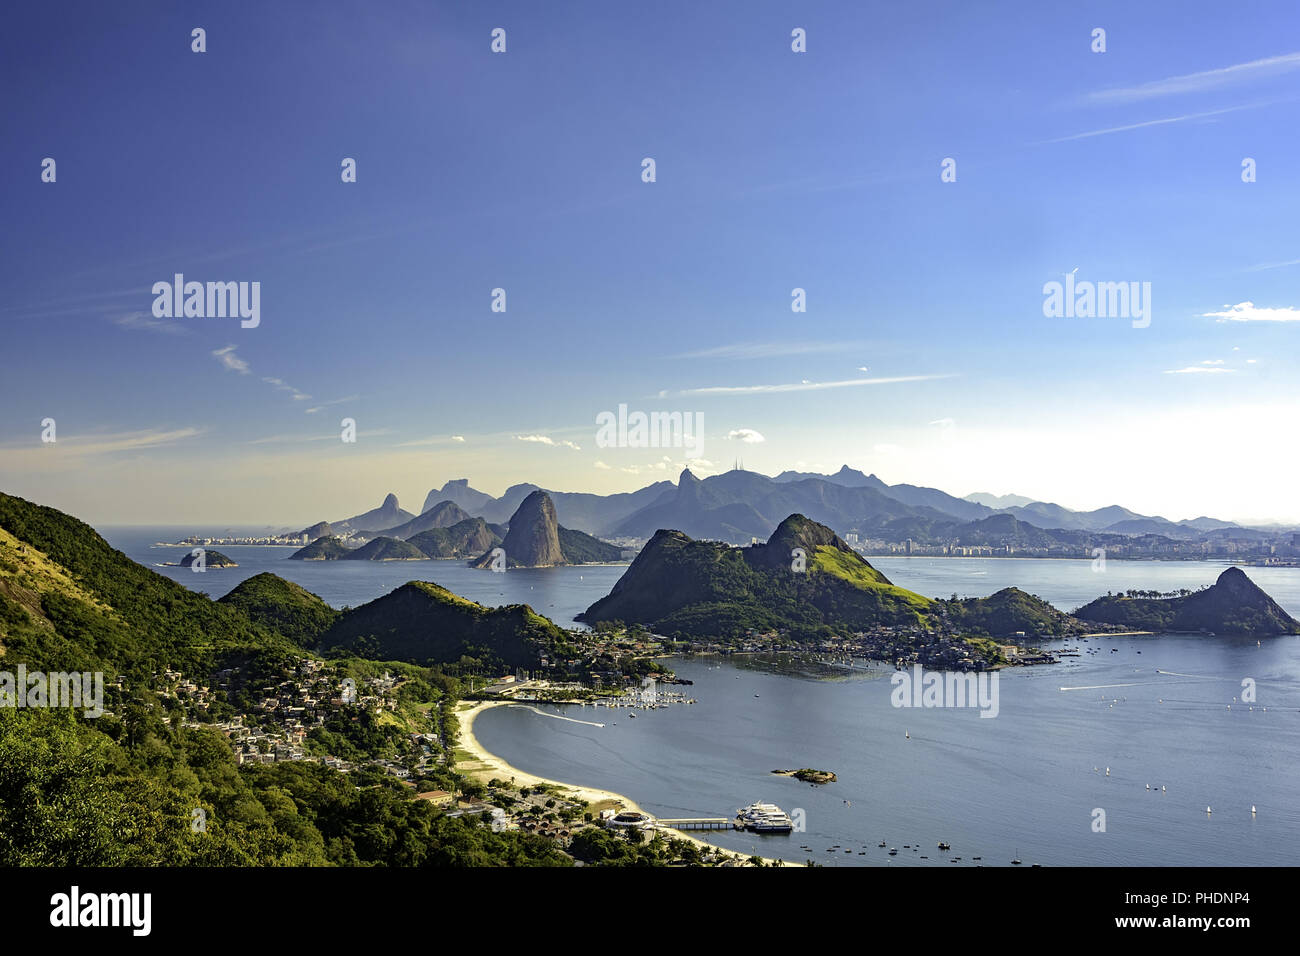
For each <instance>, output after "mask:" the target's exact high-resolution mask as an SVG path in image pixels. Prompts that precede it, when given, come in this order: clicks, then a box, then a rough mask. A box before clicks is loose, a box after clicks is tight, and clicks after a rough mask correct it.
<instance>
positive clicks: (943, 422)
mask: <svg viewBox="0 0 1300 956" xmlns="http://www.w3.org/2000/svg"><path fill="white" fill-rule="evenodd" d="M930 424H931V425H938V426H939V427H940V428H951V427H952V426H953V425H956V424H957V423H956V422H955V421H954V420H953V419H951V418H936V419H935V420H934V421H932V422H930Z"/></svg>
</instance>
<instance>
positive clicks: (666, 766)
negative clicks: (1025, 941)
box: [102, 528, 1300, 867]
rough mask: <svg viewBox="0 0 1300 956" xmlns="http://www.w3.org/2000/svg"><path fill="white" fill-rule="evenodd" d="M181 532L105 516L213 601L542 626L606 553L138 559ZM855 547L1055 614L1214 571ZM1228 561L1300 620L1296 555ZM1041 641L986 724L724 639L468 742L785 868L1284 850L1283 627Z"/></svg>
mask: <svg viewBox="0 0 1300 956" xmlns="http://www.w3.org/2000/svg"><path fill="white" fill-rule="evenodd" d="M193 530H194V529H183V530H182V529H165V528H108V529H105V530H103V532H102V533H103V534H104V536H105V537H106V538H107V539H108V540H109V541H110V543H112V544H113V545H114V546H115V547H117V548H119V549H120V550H122V551H123V552H125V553H126V554H127V555H128V556H129V557H131V558H133V559H134V560H136V561H139V562H140V563H142V564H146V565H149V566H151V567H154V568H155V569H156V570H158V571H159V572H160V573H162V574H166V575H167V576H169V577H171V578H173V579H174V580H177V581H179V582H181V583H182V584H184V585H186V586H187V587H191V588H194V589H195V590H199V591H203V592H204V593H207V594H210V595H212V596H213V597H219V596H220V595H222V594H224V593H226V592H227V591H229V590H230V589H231V588H233V587H234V586H235V585H236V584H238V583H239V581H241V580H243V579H244V578H246V577H249V576H251V575H253V574H257V573H259V572H262V571H273V572H275V573H277V574H280V575H281V576H283V577H285V578H288V579H289V580H292V581H295V582H297V583H298V584H301V585H302V586H303V587H305V588H307V589H308V590H310V591H312V592H314V593H316V594H318V595H320V597H322V598H323V599H324V600H326V601H327V602H328V603H329V604H331V605H333V606H335V607H345V606H351V607H355V606H357V605H359V604H363V603H365V602H366V601H369V600H373V599H375V598H377V597H380V596H382V595H383V594H385V593H387V592H388V591H390V590H392V589H393V588H395V587H397V586H399V585H401V584H403V583H405V582H406V581H408V580H413V579H414V580H432V581H436V582H437V583H438V584H441V585H443V586H444V587H447V588H449V589H450V590H452V591H454V592H456V593H458V594H461V595H462V596H464V597H467V598H470V599H472V600H475V601H479V602H481V603H483V604H487V605H500V604H512V603H528V604H531V605H532V606H533V607H534V609H536V610H537V611H539V612H541V613H543V614H546V615H547V616H549V617H551V618H552V619H553V620H555V621H556V623H558V624H560V625H562V626H575V625H574V623H573V621H572V618H573V616H574V615H575V614H576V613H578V612H579V611H581V610H582V609H584V608H586V607H587V606H588V605H590V604H591V603H592V602H593V601H595V600H596V599H597V598H599V597H602V596H603V595H604V594H606V593H608V591H609V589H610V588H611V587H612V586H613V584H614V582H615V581H617V580H618V578H619V577H620V576H621V574H622V573H623V571H624V570H625V568H624V567H623V566H617V565H610V566H583V567H574V568H549V569H537V570H511V571H508V572H506V573H504V574H495V573H492V572H490V571H479V570H472V569H470V568H468V567H467V566H466V565H465V563H464V562H462V561H429V562H391V563H376V562H333V561H332V562H299V561H289V560H287V558H288V555H289V554H291V553H292V550H293V549H290V548H272V547H247V546H230V547H226V546H217V550H219V551H221V552H222V553H223V554H226V555H228V556H230V557H231V558H233V559H234V560H235V561H237V562H238V563H239V567H238V568H229V569H221V570H218V569H209V570H207V571H205V572H202V573H196V572H193V571H190V570H188V569H184V568H178V567H161V566H159V565H163V564H165V563H167V562H177V561H179V560H180V557H181V556H182V555H183V554H184V553H185V550H186V549H184V548H182V547H158V546H157V543H158V542H175V541H177V540H178V539H179V538H180V537H181V536H183V535H184V534H188V533H192V532H193ZM870 560H871V562H872V564H874V565H875V566H877V567H879V568H880V569H881V570H882V571H884V572H885V574H886V575H887V576H888V577H889V578H890V580H892V581H893V582H894V583H895V584H898V585H900V586H902V587H906V588H909V589H911V590H914V591H917V592H919V593H922V594H925V595H927V596H931V597H950V596H952V595H953V594H957V595H959V596H980V595H987V594H991V593H993V592H994V591H996V590H998V589H1000V588H1003V587H1008V586H1012V585H1014V586H1017V587H1020V588H1021V589H1023V590H1025V591H1029V592H1031V593H1034V594H1037V595H1039V596H1040V597H1042V598H1043V599H1045V600H1047V601H1049V602H1050V603H1052V604H1053V605H1054V606H1056V607H1058V608H1060V609H1061V610H1066V611H1070V610H1073V609H1075V608H1077V607H1078V606H1080V605H1081V604H1084V603H1086V602H1087V601H1089V600H1091V599H1092V598H1094V597H1097V596H1098V595H1099V594H1104V593H1106V592H1107V591H1123V590H1128V589H1131V588H1141V589H1150V590H1160V591H1172V590H1176V589H1179V588H1197V587H1200V586H1201V585H1204V584H1212V583H1213V582H1214V580H1215V579H1216V578H1217V577H1218V575H1219V574H1220V573H1221V572H1222V571H1223V569H1224V568H1225V567H1226V566H1227V565H1225V564H1223V563H1221V562H1200V561H1197V562H1192V561H1169V562H1160V561H1116V560H1109V561H1107V562H1106V566H1105V570H1104V571H1102V572H1098V571H1094V570H1093V562H1091V561H1088V560H1077V561H1072V560H1046V559H1014V558H931V557H912V558H906V557H888V558H871V559H870ZM1244 570H1245V571H1246V573H1247V574H1248V575H1249V576H1250V578H1251V579H1252V580H1253V581H1255V583H1256V584H1258V585H1259V586H1260V587H1262V588H1263V589H1264V590H1265V591H1266V592H1268V593H1269V594H1270V595H1272V596H1273V597H1274V598H1275V599H1276V600H1277V601H1278V603H1280V604H1281V605H1282V606H1283V607H1284V608H1285V609H1286V610H1287V611H1288V612H1290V613H1291V614H1292V615H1294V616H1297V617H1300V569H1297V568H1254V567H1248V568H1245V569H1244ZM1042 646H1043V647H1044V648H1045V649H1048V650H1060V649H1064V648H1069V649H1072V650H1073V651H1076V652H1077V654H1078V656H1067V657H1063V658H1062V659H1061V662H1060V663H1058V664H1049V665H1037V666H1028V667H1013V668H1007V669H1004V670H1003V671H1001V672H999V674H998V683H997V686H996V693H997V702H998V707H997V716H996V717H992V718H986V717H981V716H980V713H981V711H980V709H978V708H974V707H922V706H911V707H905V706H904V707H900V706H895V704H896V702H897V701H896V699H895V698H896V696H897V695H895V694H894V690H895V686H894V684H893V682H892V681H891V678H892V676H893V674H894V671H893V668H892V667H890V666H887V665H879V664H872V663H870V662H866V661H856V662H851V663H848V664H841V665H838V666H836V667H832V668H808V669H807V672H805V670H804V669H803V668H801V667H799V666H797V664H796V665H792V664H791V663H790V662H789V661H781V660H771V659H767V658H760V657H753V656H749V655H731V656H726V657H704V656H701V657H695V658H689V659H687V658H678V659H672V660H670V661H668V662H666V663H667V664H668V665H669V666H670V667H672V669H673V670H674V671H675V672H676V673H677V675H678V676H679V677H682V678H686V679H689V680H691V681H693V684H692V685H690V686H689V687H676V688H673V689H674V690H677V691H684V692H686V693H687V694H689V696H690V697H691V698H693V699H694V700H695V703H694V704H690V705H686V704H679V705H672V706H667V707H663V708H656V709H649V708H641V709H637V710H636V713H637V717H636V718H635V719H633V718H630V717H629V716H628V713H629V712H628V710H626V709H617V708H613V709H612V708H595V707H577V706H565V707H553V706H546V707H528V708H526V707H500V708H494V709H492V710H489V711H486V712H484V713H483V714H481V715H480V716H479V717H478V719H477V720H476V721H475V725H474V728H475V735H476V736H477V737H478V739H479V741H480V743H482V744H483V746H484V747H486V748H487V749H488V750H490V751H492V752H493V753H496V754H498V755H499V756H500V757H502V758H503V759H505V760H506V761H508V762H509V763H510V764H512V765H513V766H516V767H518V768H520V769H521V770H525V771H527V772H529V773H533V774H537V775H540V776H544V777H550V778H552V779H556V780H562V781H567V782H571V783H575V784H582V785H585V786H591V787H598V788H602V789H606V790H612V791H614V792H617V793H622V794H625V795H627V796H628V797H630V798H631V799H633V800H635V801H636V802H637V803H638V804H640V805H641V807H642V808H643V809H645V810H646V811H648V812H649V813H652V814H654V815H656V816H659V817H667V818H683V817H685V818H690V817H731V816H734V815H735V813H736V810H737V809H738V808H739V807H741V806H744V805H747V804H750V803H753V802H755V801H764V802H770V803H776V804H778V805H780V806H781V807H782V808H783V809H784V810H786V811H787V812H788V813H790V814H791V815H792V816H793V817H794V818H795V820H796V822H797V823H798V824H799V825H800V826H801V827H802V829H801V830H798V831H796V832H794V833H791V834H788V835H779V834H773V835H758V834H754V833H749V832H737V831H730V830H725V831H701V832H697V833H695V835H696V836H700V837H702V838H705V839H708V840H709V841H710V842H712V843H715V844H717V845H719V846H724V847H727V848H729V849H733V850H739V851H742V852H746V853H755V854H758V855H761V856H765V857H771V858H779V859H783V860H785V861H787V862H788V863H791V864H802V863H804V862H805V861H808V860H811V861H813V862H814V863H816V864H818V865H821V866H878V867H898V866H902V867H916V866H922V867H924V866H930V867H959V866H1011V865H1013V864H1012V862H1011V861H1012V860H1020V861H1022V862H1021V863H1020V864H1019V865H1021V866H1024V867H1029V866H1032V865H1034V864H1039V865H1042V866H1061V865H1085V866H1183V865H1202V866H1218V865H1222V866H1259V865H1272V866H1290V865H1295V864H1297V863H1298V862H1300V637H1277V638H1264V639H1262V640H1259V641H1258V642H1257V641H1256V640H1253V639H1244V638H1224V637H1192V636H1180V635H1158V636H1127V637H1121V636H1107V637H1103V638H1092V639H1089V640H1087V641H1081V640H1078V639H1074V640H1070V641H1066V642H1060V641H1057V642H1047V643H1046V644H1044V645H1042ZM828 675H829V676H828ZM1252 690H1253V693H1252ZM1252 697H1253V700H1252V699H1250V698H1252ZM557 717H567V718H568V719H566V720H559V719H556V718H557ZM804 767H809V768H814V769H819V770H831V771H834V772H835V774H836V775H837V779H836V781H835V782H834V783H830V784H826V785H821V786H815V785H811V784H807V783H803V782H801V781H799V780H796V779H794V778H792V777H784V776H778V775H774V774H773V773H772V771H773V770H781V769H785V770H790V769H798V768H804ZM940 842H943V843H947V844H951V849H950V850H946V851H945V850H940V849H938V843H940ZM881 843H884V844H885V846H883V847H882V846H880V844H881ZM891 848H892V849H896V850H897V851H898V852H897V854H895V855H893V856H891V855H889V851H890V849H891Z"/></svg>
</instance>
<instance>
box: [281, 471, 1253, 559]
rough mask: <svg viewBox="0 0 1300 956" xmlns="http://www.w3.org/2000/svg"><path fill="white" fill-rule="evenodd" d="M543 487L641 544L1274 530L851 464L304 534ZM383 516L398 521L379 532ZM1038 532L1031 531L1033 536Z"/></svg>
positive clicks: (458, 483) (1068, 538)
mask: <svg viewBox="0 0 1300 956" xmlns="http://www.w3.org/2000/svg"><path fill="white" fill-rule="evenodd" d="M542 490H545V491H546V493H547V495H548V496H549V498H550V500H551V502H552V503H553V504H554V506H555V511H556V518H557V523H558V524H560V525H562V526H564V527H565V528H568V529H571V530H574V531H582V532H585V533H587V534H589V535H594V536H597V537H603V538H614V539H618V538H628V539H637V540H641V541H644V540H648V539H649V538H650V537H651V536H652V535H653V534H654V533H655V532H656V531H657V530H659V529H660V528H675V529H677V530H679V531H682V532H683V533H685V534H688V535H690V536H692V537H696V538H709V539H715V540H721V541H726V542H728V543H731V544H748V543H749V542H751V541H753V540H754V539H759V540H762V539H764V538H766V537H767V536H768V535H770V534H771V533H772V531H773V530H775V529H776V527H777V525H778V524H779V523H780V522H781V521H782V520H783V519H784V518H785V517H786V516H787V515H790V514H804V515H806V516H808V517H809V518H811V519H812V520H814V521H818V522H820V523H822V524H826V525H828V526H830V527H832V528H835V529H836V530H837V531H838V532H840V533H841V534H847V533H850V532H852V533H855V534H858V535H860V536H862V537H872V538H881V539H884V540H886V541H891V542H902V541H905V540H907V539H912V540H915V541H917V542H952V541H955V542H958V543H961V542H963V541H964V540H965V539H970V541H972V542H976V541H978V542H980V543H993V544H1006V543H1011V542H1010V541H1003V540H993V539H992V538H991V537H990V534H991V533H992V532H994V531H996V530H998V529H1008V530H1010V531H1015V529H1016V528H1017V527H1018V526H1017V525H1012V524H1007V523H994V524H991V525H983V526H981V525H979V524H978V523H979V522H982V521H986V520H987V519H989V518H992V517H995V516H1005V518H1014V519H1015V520H1016V521H1017V522H1019V523H1020V524H1021V525H1023V526H1025V527H1026V528H1030V529H1036V530H1038V531H1049V532H1052V537H1051V538H1042V537H1041V536H1039V537H1038V538H1037V540H1040V541H1044V542H1048V543H1051V542H1056V543H1059V544H1069V545H1070V546H1073V547H1083V546H1086V545H1088V544H1102V545H1104V544H1105V543H1106V542H1105V541H1095V540H1093V539H1091V538H1088V537H1086V536H1079V535H1073V536H1072V535H1070V534H1065V533H1066V532H1084V533H1087V534H1088V535H1118V536H1124V537H1137V536H1143V535H1159V536H1161V537H1163V538H1168V539H1169V540H1170V541H1174V542H1179V541H1197V540H1206V541H1214V540H1222V539H1224V538H1226V537H1231V538H1233V539H1238V540H1242V539H1244V540H1249V539H1252V538H1254V539H1263V538H1265V537H1267V536H1268V534H1269V533H1268V532H1264V531H1258V530H1253V529H1243V528H1238V527H1237V526H1236V525H1233V524H1232V523H1231V522H1228V521H1221V520H1218V519H1215V518H1209V517H1200V518H1195V519H1191V520H1188V521H1178V522H1175V521H1170V520H1168V519H1166V518H1162V517H1158V516H1150V515H1141V514H1138V513H1137V512H1134V511H1132V510H1130V509H1128V508H1124V507H1121V506H1119V505H1111V506H1108V507H1105V508H1098V509H1094V510H1092V511H1075V510H1073V509H1070V508H1066V507H1064V506H1062V505H1059V504H1055V503H1051V502H1042V501H1033V500H1031V499H1029V498H1026V497H1024V496H1022V495H1001V496H997V495H991V494H987V493H976V494H972V495H968V496H967V497H965V498H959V497H956V496H954V495H950V494H948V493H947V492H944V491H941V490H939V489H937V488H927V487H923V486H919V485H910V484H896V485H890V484H887V483H886V482H884V481H882V480H881V479H880V478H878V477H877V476H875V475H868V474H864V473H863V472H861V471H858V470H856V469H853V468H850V467H848V466H847V465H845V466H844V467H842V468H840V470H839V471H837V472H835V473H833V474H825V475H823V474H816V473H811V472H797V471H784V472H782V473H781V474H779V475H777V476H775V477H769V476H766V475H762V474H759V473H757V472H752V471H744V470H741V469H735V470H732V471H729V472H725V473H723V474H719V475H713V476H710V477H707V478H699V477H697V476H696V475H695V474H694V473H692V472H691V471H690V470H689V469H686V470H684V471H682V473H681V474H680V475H679V476H678V480H677V481H676V482H675V483H674V482H670V481H658V482H655V483H653V484H650V485H647V486H646V487H644V488H642V489H640V490H638V491H634V492H627V493H620V494H614V495H596V494H587V493H575V492H559V491H554V490H549V489H541V488H539V487H538V486H537V485H534V484H528V483H524V484H517V485H512V486H511V487H510V488H508V489H506V491H505V493H504V494H502V495H501V496H500V497H498V498H494V497H492V496H491V495H488V494H486V493H484V492H481V491H478V490H477V489H475V488H472V487H470V484H469V481H468V479H465V478H458V479H455V480H452V481H448V482H446V483H445V484H443V486H442V487H441V488H434V489H432V490H430V492H429V493H428V495H427V496H426V498H425V502H424V509H423V510H422V511H421V513H420V515H418V516H408V517H402V516H405V515H408V513H407V512H405V511H403V510H402V509H401V508H400V506H399V505H398V503H397V499H396V497H395V496H393V495H389V496H388V497H387V498H386V499H385V501H384V503H383V505H381V506H380V507H379V508H376V509H374V510H372V511H368V512H365V513H364V514H361V515H357V516H355V517H353V518H348V519H345V521H343V522H338V523H329V524H328V525H326V524H325V523H321V524H318V525H316V526H313V528H311V529H307V532H306V533H308V536H309V537H312V538H314V537H319V536H320V532H321V531H322V530H326V531H330V530H333V531H335V532H337V530H338V529H339V528H340V527H343V526H346V528H347V529H350V530H354V531H355V530H356V529H359V528H362V527H363V526H364V527H366V530H367V531H369V532H370V533H372V534H384V535H386V536H389V537H394V538H399V539H408V538H410V537H411V536H412V535H414V534H416V533H419V532H420V531H422V530H426V529H429V528H435V527H447V526H449V525H451V524H455V523H456V522H458V521H463V520H464V519H465V518H467V517H481V518H483V519H484V520H485V521H487V522H489V523H490V524H502V525H505V524H508V523H509V521H510V520H511V517H512V516H513V515H514V514H515V512H516V511H518V509H519V507H520V506H521V505H522V504H523V503H524V501H525V500H526V499H527V498H528V497H529V496H530V495H532V494H534V493H536V492H538V491H542ZM399 518H400V519H401V520H398V519H399ZM1005 518H1004V519H1003V520H1004V522H1005ZM385 521H391V522H392V523H391V524H387V525H385V526H384V527H379V525H382V524H384V522H385ZM1028 534H1030V536H1033V535H1034V532H1032V531H1031V532H1028ZM502 536H503V537H504V533H502Z"/></svg>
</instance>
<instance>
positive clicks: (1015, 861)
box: [1011, 849, 1020, 866]
mask: <svg viewBox="0 0 1300 956" xmlns="http://www.w3.org/2000/svg"><path fill="white" fill-rule="evenodd" d="M1011 865H1012V866H1019V865H1020V850H1018V849H1017V850H1016V856H1015V859H1013V860H1012V861H1011Z"/></svg>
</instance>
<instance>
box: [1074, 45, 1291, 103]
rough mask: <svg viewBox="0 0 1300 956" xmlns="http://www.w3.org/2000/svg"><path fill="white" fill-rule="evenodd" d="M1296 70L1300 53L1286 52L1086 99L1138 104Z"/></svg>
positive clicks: (1123, 88)
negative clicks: (1162, 97)
mask: <svg viewBox="0 0 1300 956" xmlns="http://www.w3.org/2000/svg"><path fill="white" fill-rule="evenodd" d="M1296 69H1300V53H1286V54H1283V55H1281V56H1270V57H1265V58H1263V59H1260V60H1250V61H1249V62H1246V63H1235V64H1233V65H1232V66H1224V67H1220V68H1218V69H1214V70H1202V71H1201V72H1199V73H1184V74H1182V75H1180V76H1167V77H1165V78H1164V79H1161V80H1151V81H1149V82H1146V83H1139V84H1137V85H1136V86H1120V87H1112V88H1111V89H1106V90H1098V91H1097V92H1095V93H1089V94H1088V95H1087V96H1085V97H1084V102H1087V103H1092V104H1108V103H1136V102H1139V101H1141V100H1150V99H1156V98H1158V97H1161V96H1175V95H1179V94H1184V93H1200V92H1202V91H1204V90H1212V89H1217V88H1219V87H1222V86H1228V85H1231V84H1234V83H1242V82H1248V81H1250V80H1255V79H1261V78H1264V77H1268V76H1276V75H1278V74H1280V73H1288V72H1290V71H1292V70H1296Z"/></svg>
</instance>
